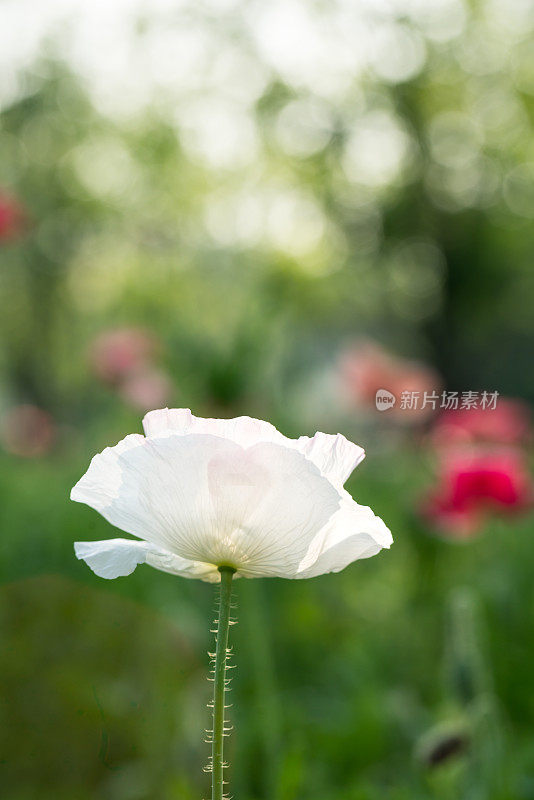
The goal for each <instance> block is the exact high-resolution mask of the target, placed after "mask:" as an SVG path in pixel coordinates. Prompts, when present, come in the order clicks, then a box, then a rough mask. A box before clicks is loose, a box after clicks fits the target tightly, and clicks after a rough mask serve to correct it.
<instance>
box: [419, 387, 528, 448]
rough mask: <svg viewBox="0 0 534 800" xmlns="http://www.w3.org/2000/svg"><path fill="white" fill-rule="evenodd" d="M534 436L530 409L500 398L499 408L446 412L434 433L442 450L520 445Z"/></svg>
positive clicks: (436, 441)
mask: <svg viewBox="0 0 534 800" xmlns="http://www.w3.org/2000/svg"><path fill="white" fill-rule="evenodd" d="M529 436H530V410H529V408H528V406H527V405H526V404H525V403H523V402H521V401H520V400H511V399H508V398H498V399H497V403H496V405H495V408H485V409H482V408H480V407H478V408H470V409H467V408H460V409H454V410H449V411H444V412H443V413H442V414H440V416H439V417H438V419H437V421H436V425H435V427H434V430H433V432H432V437H431V438H432V442H433V444H434V445H436V446H438V447H449V446H450V445H454V446H456V445H458V444H459V443H476V442H493V443H496V444H504V445H516V444H521V443H523V442H525V440H526V439H528V438H529Z"/></svg>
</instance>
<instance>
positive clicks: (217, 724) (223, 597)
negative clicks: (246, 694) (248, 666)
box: [211, 567, 235, 800]
mask: <svg viewBox="0 0 534 800" xmlns="http://www.w3.org/2000/svg"><path fill="white" fill-rule="evenodd" d="M219 572H220V573H221V584H220V601H219V622H218V625H217V647H216V650H215V668H214V679H213V742H212V749H211V769H212V780H211V798H212V800H223V783H224V781H223V772H224V759H223V737H224V699H225V692H226V659H227V658H228V652H227V648H228V629H229V627H230V597H231V594H232V577H233V574H234V572H235V570H234V569H232V567H219Z"/></svg>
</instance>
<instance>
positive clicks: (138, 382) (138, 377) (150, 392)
mask: <svg viewBox="0 0 534 800" xmlns="http://www.w3.org/2000/svg"><path fill="white" fill-rule="evenodd" d="M172 391H173V386H172V383H171V381H170V379H169V377H168V375H166V374H165V373H164V372H162V371H161V370H159V369H152V368H150V369H143V370H140V371H138V372H133V373H132V374H131V375H128V376H127V377H126V378H125V379H124V381H123V382H122V384H121V386H120V388H119V395H120V396H121V397H122V399H123V400H124V401H125V402H126V403H128V405H131V406H133V408H136V409H138V410H139V411H143V412H144V411H148V410H149V409H151V408H155V407H158V406H164V405H165V404H166V403H168V402H169V401H170V400H171V398H172Z"/></svg>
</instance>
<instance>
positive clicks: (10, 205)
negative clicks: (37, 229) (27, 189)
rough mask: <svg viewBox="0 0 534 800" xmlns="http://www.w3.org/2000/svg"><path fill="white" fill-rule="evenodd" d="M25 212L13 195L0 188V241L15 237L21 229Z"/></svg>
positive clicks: (10, 239)
mask: <svg viewBox="0 0 534 800" xmlns="http://www.w3.org/2000/svg"><path fill="white" fill-rule="evenodd" d="M25 220H26V214H25V213H24V209H23V207H22V205H21V204H20V203H19V201H18V200H16V199H15V198H14V197H11V196H10V195H8V194H7V193H5V192H3V191H2V190H1V189H0V242H8V241H12V240H13V239H16V238H17V237H18V236H19V235H20V234H21V233H22V231H23V228H24V223H25Z"/></svg>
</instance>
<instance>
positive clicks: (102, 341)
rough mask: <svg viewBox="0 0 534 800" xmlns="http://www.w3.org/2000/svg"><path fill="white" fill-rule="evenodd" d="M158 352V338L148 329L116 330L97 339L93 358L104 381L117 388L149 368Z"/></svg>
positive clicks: (91, 351) (97, 371)
mask: <svg viewBox="0 0 534 800" xmlns="http://www.w3.org/2000/svg"><path fill="white" fill-rule="evenodd" d="M158 349H159V344H158V341H157V339H156V338H155V336H154V335H153V334H152V333H150V331H147V330H145V329H144V328H135V327H130V328H114V329H111V330H107V331H104V332H103V333H101V334H100V335H99V336H97V337H96V339H95V340H94V341H93V343H92V345H91V349H90V353H89V359H90V363H91V365H92V368H93V371H94V373H95V375H96V376H97V377H98V378H100V380H102V381H104V383H109V384H112V385H116V384H120V383H121V382H122V381H123V380H124V379H125V378H126V377H127V376H129V375H133V374H135V373H139V372H141V371H143V370H144V369H146V368H147V367H148V366H149V365H150V364H151V362H152V359H153V358H154V356H155V355H156V352H157V350H158Z"/></svg>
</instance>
